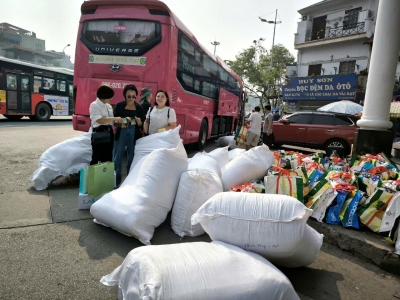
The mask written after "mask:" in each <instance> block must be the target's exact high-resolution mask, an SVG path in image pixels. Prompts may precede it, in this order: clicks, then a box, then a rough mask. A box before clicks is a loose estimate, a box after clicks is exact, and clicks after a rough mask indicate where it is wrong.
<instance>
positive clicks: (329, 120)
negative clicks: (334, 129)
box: [312, 115, 335, 126]
mask: <svg viewBox="0 0 400 300" xmlns="http://www.w3.org/2000/svg"><path fill="white" fill-rule="evenodd" d="M312 124H314V125H328V126H334V125H335V117H334V116H328V115H314V118H313V120H312Z"/></svg>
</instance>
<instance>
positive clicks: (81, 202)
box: [78, 193, 104, 209]
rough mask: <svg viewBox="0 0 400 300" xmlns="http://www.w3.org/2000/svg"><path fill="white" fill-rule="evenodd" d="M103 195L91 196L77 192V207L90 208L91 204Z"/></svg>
mask: <svg viewBox="0 0 400 300" xmlns="http://www.w3.org/2000/svg"><path fill="white" fill-rule="evenodd" d="M103 196H104V195H101V196H97V197H92V196H89V195H88V194H81V193H79V196H78V209H90V207H91V206H92V204H93V203H95V202H96V201H97V200H99V199H100V198H101V197H103Z"/></svg>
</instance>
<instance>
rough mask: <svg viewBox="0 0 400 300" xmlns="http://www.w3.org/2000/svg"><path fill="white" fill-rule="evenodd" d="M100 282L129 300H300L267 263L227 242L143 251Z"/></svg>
mask: <svg viewBox="0 0 400 300" xmlns="http://www.w3.org/2000/svg"><path fill="white" fill-rule="evenodd" d="M100 282H101V283H102V284H103V285H105V286H106V288H107V289H108V290H111V291H113V292H114V293H115V294H116V295H117V296H118V299H124V300H136V299H147V300H157V299H174V300H188V299H190V300H206V299H207V300H244V299H252V300H265V299H274V300H296V299H299V297H298V296H297V294H296V292H295V291H294V289H293V286H292V284H291V283H290V281H289V279H288V278H287V277H286V276H285V275H284V274H282V273H281V271H279V270H278V269H277V268H276V267H275V266H273V265H272V264H271V263H270V262H268V261H267V260H266V259H264V258H262V257H261V256H259V255H258V254H256V253H252V252H249V251H244V250H242V249H240V248H238V247H235V246H232V245H228V244H225V243H222V242H211V243H204V242H197V243H182V244H174V245H161V246H148V247H139V248H136V249H134V250H132V251H131V252H129V254H128V256H127V257H126V258H125V260H124V262H123V263H122V265H121V266H119V267H118V268H116V269H115V270H114V271H113V272H112V273H110V274H109V275H106V276H104V277H103V278H102V279H101V281H100Z"/></svg>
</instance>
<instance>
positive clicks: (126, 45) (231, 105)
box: [73, 0, 245, 149]
mask: <svg viewBox="0 0 400 300" xmlns="http://www.w3.org/2000/svg"><path fill="white" fill-rule="evenodd" d="M81 12H82V16H81V19H80V24H79V30H78V38H77V43H76V54H75V70H74V104H75V114H74V115H73V127H74V129H75V130H81V131H88V130H89V128H90V119H89V105H90V103H91V102H92V101H94V100H95V99H96V96H95V91H96V89H97V87H98V86H99V85H100V84H106V85H109V86H110V87H112V88H114V89H115V91H116V96H115V97H114V99H113V103H111V104H115V103H117V102H119V101H121V100H122V99H123V95H122V89H123V88H124V86H125V85H126V84H130V83H132V84H135V85H136V87H137V88H138V89H139V91H140V89H142V88H145V87H146V88H149V89H151V90H152V91H153V100H152V101H153V103H154V100H155V92H156V91H157V89H164V90H166V91H167V92H168V94H169V96H170V106H171V107H173V108H174V109H175V111H176V114H177V123H178V124H179V125H181V130H180V136H181V138H182V139H183V141H184V143H185V144H188V143H197V146H198V147H199V148H200V149H203V147H204V145H205V143H206V140H207V139H208V138H211V137H216V136H222V135H226V134H229V133H232V132H233V131H234V129H235V127H236V126H237V125H238V124H240V123H241V122H240V120H241V119H242V116H243V112H244V102H245V99H244V98H245V93H244V91H243V82H242V80H241V78H240V77H239V76H237V75H236V74H235V73H234V72H233V71H232V70H231V69H230V68H229V66H227V65H226V64H225V63H224V62H223V61H222V60H221V59H220V58H219V57H216V56H213V55H212V54H211V53H209V52H208V51H207V50H206V49H205V48H204V47H203V46H201V45H200V44H199V43H198V41H197V40H196V38H195V37H194V35H193V34H192V33H191V32H190V31H189V29H187V28H186V26H185V25H184V24H183V23H182V22H181V21H180V20H179V19H178V18H177V17H176V16H175V15H174V13H173V12H172V11H171V10H170V9H169V8H168V6H167V5H165V4H164V3H163V2H161V1H156V0H114V1H109V0H89V1H85V2H84V3H83V4H82V7H81ZM138 100H140V99H138ZM153 103H152V104H153Z"/></svg>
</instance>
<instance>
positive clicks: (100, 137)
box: [91, 131, 110, 145]
mask: <svg viewBox="0 0 400 300" xmlns="http://www.w3.org/2000/svg"><path fill="white" fill-rule="evenodd" d="M91 139H92V144H94V145H97V144H105V143H109V142H110V132H109V131H95V132H92V138H91Z"/></svg>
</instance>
